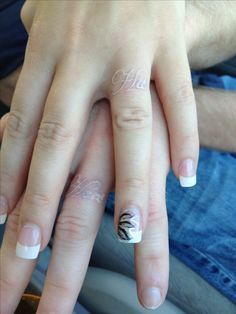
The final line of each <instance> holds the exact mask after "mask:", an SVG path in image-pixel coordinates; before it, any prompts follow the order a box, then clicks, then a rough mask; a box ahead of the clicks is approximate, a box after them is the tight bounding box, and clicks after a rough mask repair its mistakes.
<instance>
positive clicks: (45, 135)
mask: <svg viewBox="0 0 236 314" xmlns="http://www.w3.org/2000/svg"><path fill="white" fill-rule="evenodd" d="M72 136H73V134H72V132H71V131H69V130H68V129H66V128H65V127H64V126H62V125H61V124H60V123H58V122H50V121H43V122H42V123H41V126H40V128H39V131H38V138H37V143H38V144H39V145H42V146H46V147H51V146H53V147H55V146H60V145H61V144H64V143H66V142H68V140H70V139H71V138H72Z"/></svg>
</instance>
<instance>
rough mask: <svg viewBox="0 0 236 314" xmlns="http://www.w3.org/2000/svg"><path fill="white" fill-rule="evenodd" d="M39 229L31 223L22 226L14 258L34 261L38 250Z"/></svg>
mask: <svg viewBox="0 0 236 314" xmlns="http://www.w3.org/2000/svg"><path fill="white" fill-rule="evenodd" d="M40 240H41V232H40V228H39V227H38V226H37V225H35V224H31V223H27V224H25V225H23V227H22V229H21V231H20V234H19V238H18V242H17V245H16V256H18V257H20V258H23V259H35V258H37V257H38V254H39V250H40Z"/></svg>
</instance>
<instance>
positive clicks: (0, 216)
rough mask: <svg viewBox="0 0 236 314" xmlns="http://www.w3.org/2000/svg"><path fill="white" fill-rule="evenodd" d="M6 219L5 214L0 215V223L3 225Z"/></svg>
mask: <svg viewBox="0 0 236 314" xmlns="http://www.w3.org/2000/svg"><path fill="white" fill-rule="evenodd" d="M6 220H7V214H4V215H0V225H3V224H4V223H5V221H6Z"/></svg>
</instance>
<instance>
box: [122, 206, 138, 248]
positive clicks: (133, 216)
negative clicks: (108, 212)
mask: <svg viewBox="0 0 236 314" xmlns="http://www.w3.org/2000/svg"><path fill="white" fill-rule="evenodd" d="M118 239H119V241H120V242H124V243H138V242H140V241H141V240H142V230H141V215H140V210H139V209H138V208H136V207H130V208H127V209H125V210H124V211H122V213H121V215H120V218H119V224H118Z"/></svg>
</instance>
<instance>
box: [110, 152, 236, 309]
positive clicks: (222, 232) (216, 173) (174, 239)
mask: <svg viewBox="0 0 236 314" xmlns="http://www.w3.org/2000/svg"><path fill="white" fill-rule="evenodd" d="M107 207H108V208H109V209H110V210H112V211H113V208H114V193H111V194H110V195H109V198H108V201H107ZM167 208H168V218H169V238H170V252H171V253H172V254H173V255H175V256H176V257H177V258H179V259H180V260H181V261H182V262H184V263H185V264H187V265H188V266H189V267H190V268H191V269H193V270H194V271H196V272H197V273H198V274H199V275H201V276H202V277H203V278H204V279H205V280H206V281H208V282H209V283H210V284H211V285H213V286H214V287H215V288H217V289H218V290H219V291H221V292H222V293H223V294H224V295H225V296H227V297H228V298H229V299H231V300H232V301H233V302H234V303H235V304H236V157H235V156H234V155H233V154H229V153H223V152H218V151H212V150H207V149H201V152H200V160H199V168H198V184H197V185H196V186H195V187H193V188H181V187H180V185H179V182H178V180H177V179H176V178H175V177H174V175H173V173H172V172H170V174H169V176H168V178H167Z"/></svg>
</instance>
